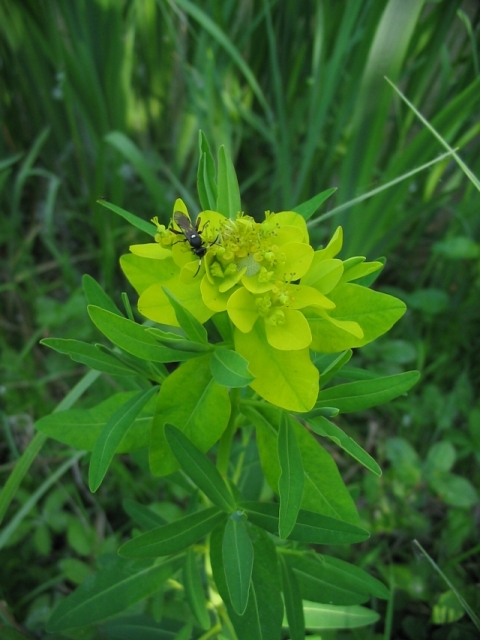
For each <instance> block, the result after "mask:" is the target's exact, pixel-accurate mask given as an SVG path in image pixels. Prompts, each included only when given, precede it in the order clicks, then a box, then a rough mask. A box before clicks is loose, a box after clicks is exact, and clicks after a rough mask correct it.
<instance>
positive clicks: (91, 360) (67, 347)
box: [40, 338, 135, 376]
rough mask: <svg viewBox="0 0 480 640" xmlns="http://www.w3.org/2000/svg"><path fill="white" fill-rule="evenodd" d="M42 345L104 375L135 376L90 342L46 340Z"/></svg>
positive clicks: (61, 339)
mask: <svg viewBox="0 0 480 640" xmlns="http://www.w3.org/2000/svg"><path fill="white" fill-rule="evenodd" d="M40 344H44V345H45V346H46V347H49V348H50V349H54V350H55V351H58V353H63V354H65V355H67V356H69V357H70V358H71V359H72V360H73V361H74V362H80V363H81V364H85V365H87V367H90V369H95V370H96V371H101V372H102V373H108V374H110V375H112V376H132V375H135V371H134V370H133V369H131V368H130V367H128V366H127V365H125V364H123V363H122V362H120V360H117V359H116V358H113V357H112V356H109V355H108V354H107V353H104V352H102V351H100V350H99V349H97V347H96V346H94V345H93V344H89V343H88V342H82V341H81V340H70V339H64V338H44V339H43V340H40Z"/></svg>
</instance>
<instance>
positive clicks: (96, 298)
mask: <svg viewBox="0 0 480 640" xmlns="http://www.w3.org/2000/svg"><path fill="white" fill-rule="evenodd" d="M82 286H83V292H84V293H85V297H86V299H87V303H88V304H93V305H95V306H96V307H101V308H102V309H105V310H106V311H111V312H112V313H116V314H117V315H118V316H121V317H123V313H122V312H121V311H120V309H119V308H118V307H117V305H116V304H115V303H114V302H113V300H112V299H111V298H110V296H108V295H107V294H106V293H105V291H104V290H103V289H102V287H101V286H100V285H99V284H98V282H97V281H96V280H95V278H92V276H90V275H88V274H87V273H86V274H85V275H84V276H83V277H82Z"/></svg>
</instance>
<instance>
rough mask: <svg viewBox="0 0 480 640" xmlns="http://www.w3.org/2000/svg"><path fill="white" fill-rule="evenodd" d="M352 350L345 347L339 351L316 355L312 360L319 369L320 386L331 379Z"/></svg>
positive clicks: (349, 356)
mask: <svg viewBox="0 0 480 640" xmlns="http://www.w3.org/2000/svg"><path fill="white" fill-rule="evenodd" d="M352 354H353V351H352V350H351V349H347V350H345V351H342V352H341V353H339V354H338V353H335V354H331V353H326V354H322V355H318V356H317V357H316V358H315V360H314V362H315V365H316V366H317V367H318V368H319V370H320V379H321V381H322V387H324V386H325V385H326V384H327V382H328V381H329V380H331V379H332V378H333V377H334V376H335V375H336V374H337V373H338V372H339V371H340V370H341V369H342V368H343V367H344V366H345V365H346V364H347V363H348V362H349V360H350V358H351V357H352Z"/></svg>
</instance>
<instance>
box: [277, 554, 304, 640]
mask: <svg viewBox="0 0 480 640" xmlns="http://www.w3.org/2000/svg"><path fill="white" fill-rule="evenodd" d="M279 564H280V575H281V576H282V590H283V600H284V602H285V612H286V614H287V621H288V626H289V629H290V636H291V640H305V618H304V616H303V602H302V596H301V595H300V589H299V588H298V584H297V579H296V578H295V574H294V572H293V570H292V569H291V568H290V567H289V566H288V564H287V563H286V562H285V559H284V558H283V556H282V555H280V556H279Z"/></svg>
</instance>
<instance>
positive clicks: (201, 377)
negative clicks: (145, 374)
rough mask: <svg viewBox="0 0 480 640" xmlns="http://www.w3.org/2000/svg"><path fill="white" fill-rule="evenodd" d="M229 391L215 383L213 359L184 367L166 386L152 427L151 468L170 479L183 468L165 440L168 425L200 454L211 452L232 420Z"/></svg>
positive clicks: (171, 375) (191, 361) (163, 387)
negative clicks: (211, 368)
mask: <svg viewBox="0 0 480 640" xmlns="http://www.w3.org/2000/svg"><path fill="white" fill-rule="evenodd" d="M230 411H231V406H230V398H229V395H228V390H227V389H226V388H225V387H222V386H220V385H219V384H217V383H216V382H215V380H213V378H212V373H211V371H210V355H209V354H207V355H205V356H200V357H198V358H196V359H195V360H190V361H189V362H186V363H184V364H182V365H181V366H180V367H178V369H176V370H175V371H174V372H173V373H171V374H170V375H169V376H168V378H167V379H166V380H165V382H164V383H163V384H162V387H161V389H160V394H159V396H158V403H157V411H156V414H155V417H154V420H153V424H152V432H151V442H150V451H149V459H150V468H151V470H152V472H153V473H154V474H155V475H168V474H169V473H172V472H173V471H175V470H176V469H178V468H179V466H180V465H179V463H178V461H177V459H176V457H175V456H174V454H173V452H172V450H171V449H170V446H169V444H168V442H167V439H166V436H165V424H166V423H169V424H173V425H174V426H175V427H177V428H178V429H180V431H182V432H183V433H184V434H185V435H186V436H187V437H188V439H189V440H190V441H191V442H193V444H194V445H195V446H196V447H197V448H198V449H199V450H200V451H203V452H205V451H208V450H209V449H210V448H211V447H212V446H213V445H214V444H215V442H217V441H218V439H219V438H220V436H221V435H222V433H223V432H224V431H225V429H226V427H227V425H228V420H229V418H230Z"/></svg>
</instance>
